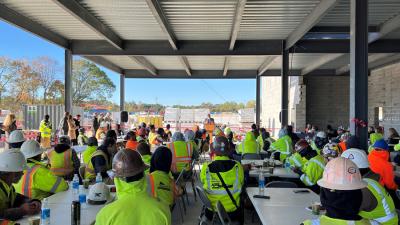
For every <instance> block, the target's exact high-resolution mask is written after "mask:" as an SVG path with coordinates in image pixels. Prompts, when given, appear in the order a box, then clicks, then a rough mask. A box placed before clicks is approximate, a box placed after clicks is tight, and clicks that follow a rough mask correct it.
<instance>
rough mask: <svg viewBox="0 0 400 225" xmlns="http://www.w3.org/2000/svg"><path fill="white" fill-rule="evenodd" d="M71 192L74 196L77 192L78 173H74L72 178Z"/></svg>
mask: <svg viewBox="0 0 400 225" xmlns="http://www.w3.org/2000/svg"><path fill="white" fill-rule="evenodd" d="M72 193H73V194H74V195H76V196H78V194H79V177H78V174H75V175H74V179H72Z"/></svg>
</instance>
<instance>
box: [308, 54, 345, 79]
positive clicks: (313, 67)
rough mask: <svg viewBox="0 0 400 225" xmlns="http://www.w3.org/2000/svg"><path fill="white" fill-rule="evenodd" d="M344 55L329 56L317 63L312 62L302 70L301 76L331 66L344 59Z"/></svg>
mask: <svg viewBox="0 0 400 225" xmlns="http://www.w3.org/2000/svg"><path fill="white" fill-rule="evenodd" d="M343 56H344V54H328V55H325V56H323V57H321V58H319V59H318V60H317V61H316V62H312V63H311V65H309V66H307V67H305V68H303V69H302V70H301V75H306V74H309V73H310V72H312V71H314V70H316V69H318V68H320V67H321V66H323V65H326V64H329V63H331V62H333V61H335V60H337V59H338V58H340V57H343Z"/></svg>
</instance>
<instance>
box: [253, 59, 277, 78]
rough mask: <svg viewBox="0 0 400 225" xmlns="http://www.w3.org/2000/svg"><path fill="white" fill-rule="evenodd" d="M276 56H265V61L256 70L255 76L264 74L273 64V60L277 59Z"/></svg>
mask: <svg viewBox="0 0 400 225" xmlns="http://www.w3.org/2000/svg"><path fill="white" fill-rule="evenodd" d="M277 57H278V56H276V55H274V56H272V55H271V56H267V58H266V59H265V61H264V62H263V63H262V64H261V66H260V67H259V68H258V70H257V75H258V76H261V75H262V74H263V73H265V71H267V70H268V69H269V68H270V67H271V66H272V63H273V62H274V60H275V59H276V58H277Z"/></svg>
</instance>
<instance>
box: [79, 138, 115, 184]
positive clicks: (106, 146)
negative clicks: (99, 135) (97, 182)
mask: <svg viewBox="0 0 400 225" xmlns="http://www.w3.org/2000/svg"><path fill="white" fill-rule="evenodd" d="M116 152H117V145H116V143H115V140H114V139H113V138H110V137H109V138H106V139H105V140H104V142H103V144H102V145H100V146H99V147H98V148H97V150H96V151H95V152H94V153H93V154H92V155H91V157H90V160H89V162H88V164H87V166H86V168H85V179H89V180H93V179H95V178H96V175H97V174H98V173H100V174H101V176H102V178H103V180H104V179H106V178H108V174H107V171H108V170H110V169H111V160H112V158H113V156H114V155H115V153H116Z"/></svg>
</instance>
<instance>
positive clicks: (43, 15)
mask: <svg viewBox="0 0 400 225" xmlns="http://www.w3.org/2000/svg"><path fill="white" fill-rule="evenodd" d="M1 2H2V3H3V4H5V5H6V6H7V7H9V8H11V9H13V10H15V11H17V12H19V13H21V14H23V15H24V16H26V17H28V18H30V19H31V20H33V21H35V22H38V23H40V24H42V25H43V26H44V27H46V28H49V29H50V30H52V31H54V32H56V33H58V34H60V35H62V36H64V37H66V38H67V39H102V38H101V37H100V36H99V35H98V34H97V33H96V32H94V31H93V30H91V29H90V28H89V27H87V26H86V25H85V24H83V23H81V22H80V21H79V20H78V19H76V18H75V17H73V16H71V15H70V14H69V13H68V12H66V11H64V10H63V9H62V8H61V7H59V6H58V5H57V4H55V3H54V2H53V1H51V0H34V1H33V0H32V1H30V0H2V1H1Z"/></svg>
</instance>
